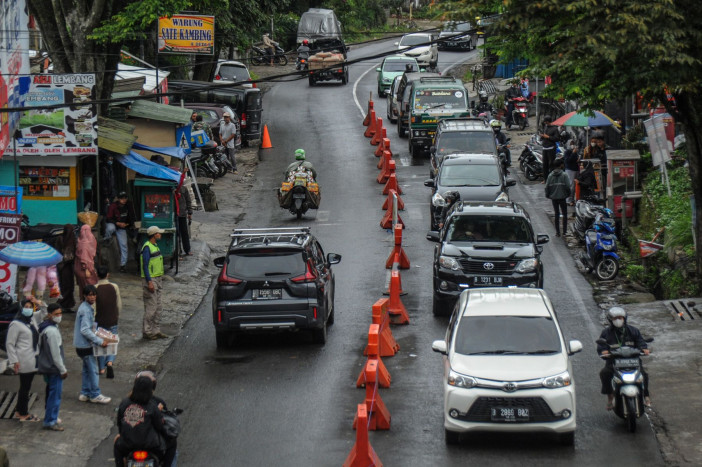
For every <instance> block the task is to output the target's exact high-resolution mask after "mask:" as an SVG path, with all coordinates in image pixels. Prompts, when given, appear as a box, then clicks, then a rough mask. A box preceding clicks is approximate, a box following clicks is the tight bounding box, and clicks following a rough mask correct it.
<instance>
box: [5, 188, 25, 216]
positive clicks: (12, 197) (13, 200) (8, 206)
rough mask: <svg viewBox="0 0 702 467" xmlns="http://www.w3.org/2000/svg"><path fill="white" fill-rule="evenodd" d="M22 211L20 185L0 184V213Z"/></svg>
mask: <svg viewBox="0 0 702 467" xmlns="http://www.w3.org/2000/svg"><path fill="white" fill-rule="evenodd" d="M21 212H22V187H21V186H18V187H16V188H15V187H14V186H6V185H0V214H20V213H21Z"/></svg>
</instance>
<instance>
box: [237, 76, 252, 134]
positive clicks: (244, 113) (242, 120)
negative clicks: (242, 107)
mask: <svg viewBox="0 0 702 467" xmlns="http://www.w3.org/2000/svg"><path fill="white" fill-rule="evenodd" d="M254 87H256V83H254ZM240 121H241V126H242V127H245V126H246V112H241V120H240Z"/></svg>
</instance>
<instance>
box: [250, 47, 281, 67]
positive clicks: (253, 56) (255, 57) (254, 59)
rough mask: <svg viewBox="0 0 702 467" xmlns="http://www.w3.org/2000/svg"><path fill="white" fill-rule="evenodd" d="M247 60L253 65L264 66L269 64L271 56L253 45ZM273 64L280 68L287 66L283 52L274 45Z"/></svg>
mask: <svg viewBox="0 0 702 467" xmlns="http://www.w3.org/2000/svg"><path fill="white" fill-rule="evenodd" d="M249 60H250V62H251V63H252V64H254V65H266V64H268V63H270V62H271V55H270V53H268V51H267V50H266V49H264V48H261V47H258V46H256V45H254V46H252V47H251V53H250V54H249ZM273 64H275V65H282V66H285V65H287V64H288V57H287V56H286V55H285V51H284V50H283V49H282V47H280V46H279V45H277V44H276V45H275V55H273Z"/></svg>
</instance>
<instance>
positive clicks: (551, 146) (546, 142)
mask: <svg viewBox="0 0 702 467" xmlns="http://www.w3.org/2000/svg"><path fill="white" fill-rule="evenodd" d="M552 121H553V119H552V118H551V117H549V116H546V117H544V125H546V129H545V130H544V132H543V133H542V134H541V144H542V146H543V148H544V149H543V166H544V180H546V179H547V178H548V173H549V172H550V171H551V164H552V163H553V160H554V159H555V158H556V143H557V142H558V140H559V139H560V135H559V134H558V127H557V126H555V125H551V122H552ZM541 183H544V182H541Z"/></svg>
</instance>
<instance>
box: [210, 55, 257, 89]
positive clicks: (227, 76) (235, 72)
mask: <svg viewBox="0 0 702 467" xmlns="http://www.w3.org/2000/svg"><path fill="white" fill-rule="evenodd" d="M223 81H239V82H242V81H251V75H250V74H249V69H248V68H246V65H244V64H243V63H241V62H237V61H235V60H220V61H219V62H217V66H216V67H215V73H214V80H213V82H215V83H221V82H223ZM240 86H244V87H247V88H250V87H254V86H253V83H243V84H240Z"/></svg>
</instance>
